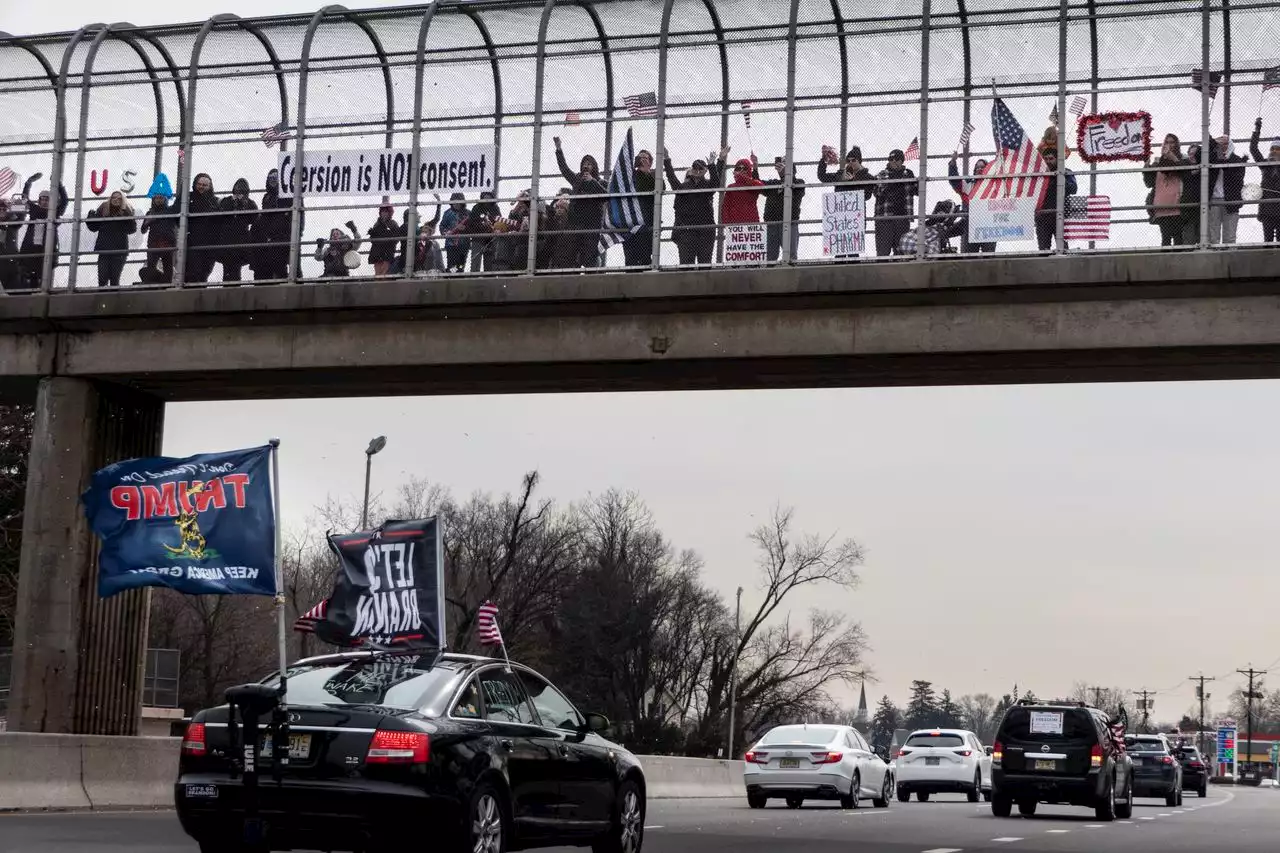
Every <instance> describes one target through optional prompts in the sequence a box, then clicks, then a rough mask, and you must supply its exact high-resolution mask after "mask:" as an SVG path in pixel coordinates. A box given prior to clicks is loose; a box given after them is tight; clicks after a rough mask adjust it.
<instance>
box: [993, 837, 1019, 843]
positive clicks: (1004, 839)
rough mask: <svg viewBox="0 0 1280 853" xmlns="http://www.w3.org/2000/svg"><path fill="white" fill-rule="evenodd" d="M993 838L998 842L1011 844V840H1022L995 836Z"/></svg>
mask: <svg viewBox="0 0 1280 853" xmlns="http://www.w3.org/2000/svg"><path fill="white" fill-rule="evenodd" d="M991 840H992V841H993V842H995V843H996V844H1009V843H1010V842H1013V841H1021V840H1022V839H1021V838H993V839H991Z"/></svg>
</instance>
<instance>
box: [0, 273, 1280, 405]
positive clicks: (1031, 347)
mask: <svg viewBox="0 0 1280 853" xmlns="http://www.w3.org/2000/svg"><path fill="white" fill-rule="evenodd" d="M44 376H66V377H75V378H83V379H93V380H101V381H108V382H112V383H118V384H122V385H126V386H130V387H133V388H136V389H138V390H140V391H144V392H146V393H148V394H150V395H154V396H155V397H158V398H160V399H162V400H168V401H179V400H199V399H235V398H284V397H314V396H342V395H352V396H367V395H393V394H438V393H511V392H537V391H581V390H628V389H634V390H661V389H693V388H765V387H815V386H870V385H908V384H911V385H932V384H987V383H1009V382H1076V381H1086V382H1092V381H1120V380H1170V379H1218V378H1259V377H1274V376H1280V249H1235V250H1230V251H1210V252H1196V253H1135V254H1127V255H1080V256H1062V257H1032V258H1009V257H985V258H984V257H965V258H958V259H955V260H931V261H927V262H923V263H918V262H904V263H888V264H886V263H877V264H856V263H855V264H845V265H824V266H809V267H803V266H802V267H793V268H784V269H726V268H716V269H710V270H699V271H689V270H686V271H678V272H662V273H615V274H584V275H574V276H547V277H541V276H539V277H536V278H529V277H512V278H498V279H495V278H486V279H478V278H472V279H447V278H440V279H417V280H409V281H403V280H402V281H390V280H383V281H374V280H358V279H353V280H349V281H339V282H334V283H324V284H304V285H269V286H263V287H236V288H227V287H195V288H188V289H184V290H167V291H161V290H143V289H140V288H139V289H131V288H127V287H126V288H123V289H122V290H120V291H118V292H101V291H94V290H89V291H86V292H82V293H71V294H68V293H54V294H50V295H30V296H9V297H5V298H0V395H2V396H3V397H4V398H5V399H18V398H27V399H30V398H32V397H33V395H34V392H35V387H36V383H37V381H38V379H39V378H40V377H44Z"/></svg>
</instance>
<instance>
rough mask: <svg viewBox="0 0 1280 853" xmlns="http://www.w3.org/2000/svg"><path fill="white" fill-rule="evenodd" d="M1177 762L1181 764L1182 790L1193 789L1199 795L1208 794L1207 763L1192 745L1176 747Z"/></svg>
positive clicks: (1204, 795) (1205, 795) (1208, 771)
mask: <svg viewBox="0 0 1280 853" xmlns="http://www.w3.org/2000/svg"><path fill="white" fill-rule="evenodd" d="M1177 757H1178V762H1179V763H1180V764H1181V765H1182V790H1184V791H1195V792H1196V794H1198V795H1199V796H1201V797H1207V796H1209V774H1210V770H1209V764H1208V762H1206V761H1205V760H1204V756H1203V755H1201V754H1200V750H1199V749H1197V748H1195V747H1194V746H1180V747H1178V753H1177Z"/></svg>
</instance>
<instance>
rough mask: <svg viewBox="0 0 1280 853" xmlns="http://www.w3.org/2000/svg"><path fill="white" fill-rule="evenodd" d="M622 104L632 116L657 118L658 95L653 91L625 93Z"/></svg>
mask: <svg viewBox="0 0 1280 853" xmlns="http://www.w3.org/2000/svg"><path fill="white" fill-rule="evenodd" d="M622 104H623V106H625V107H626V108H627V113H628V114H629V115H630V116H631V117H632V118H657V116H658V96H657V95H655V94H654V93H653V92H642V93H641V94H639V95H627V96H626V97H624V98H623V99H622Z"/></svg>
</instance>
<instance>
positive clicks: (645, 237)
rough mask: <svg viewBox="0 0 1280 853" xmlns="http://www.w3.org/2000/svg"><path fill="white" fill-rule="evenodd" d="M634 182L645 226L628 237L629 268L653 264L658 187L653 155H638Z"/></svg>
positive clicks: (626, 255) (625, 253) (625, 252)
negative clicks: (655, 196)
mask: <svg viewBox="0 0 1280 853" xmlns="http://www.w3.org/2000/svg"><path fill="white" fill-rule="evenodd" d="M632 174H633V182H634V184H635V188H636V196H635V199H636V206H637V207H638V208H640V216H641V217H643V218H644V225H643V226H642V227H641V228H640V229H638V230H637V231H636V232H635V233H634V234H630V235H628V236H627V239H626V241H625V242H623V244H622V253H623V256H624V258H625V262H626V265H627V266H629V267H647V266H650V265H652V264H653V193H654V190H655V189H657V186H658V176H657V175H656V174H654V171H653V153H652V152H650V151H643V150H642V151H641V152H640V153H639V154H637V155H636V159H635V171H634V172H633V173H632Z"/></svg>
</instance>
